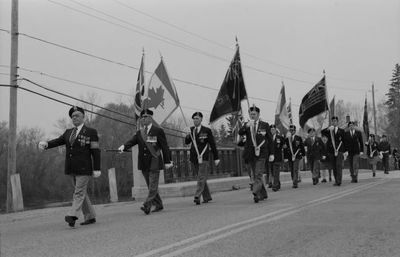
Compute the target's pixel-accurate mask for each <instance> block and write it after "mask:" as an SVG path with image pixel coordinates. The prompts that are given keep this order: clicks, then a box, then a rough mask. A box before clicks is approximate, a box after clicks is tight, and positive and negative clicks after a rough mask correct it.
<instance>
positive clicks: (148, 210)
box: [140, 206, 150, 215]
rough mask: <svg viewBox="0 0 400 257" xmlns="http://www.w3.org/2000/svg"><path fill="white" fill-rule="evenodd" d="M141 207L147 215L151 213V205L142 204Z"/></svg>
mask: <svg viewBox="0 0 400 257" xmlns="http://www.w3.org/2000/svg"><path fill="white" fill-rule="evenodd" d="M140 209H141V210H142V211H143V212H144V213H145V214H146V215H149V214H150V207H146V206H142V207H140Z"/></svg>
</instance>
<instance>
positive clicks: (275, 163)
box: [269, 124, 285, 192]
mask: <svg viewBox="0 0 400 257" xmlns="http://www.w3.org/2000/svg"><path fill="white" fill-rule="evenodd" d="M270 131H271V135H272V144H273V149H274V151H273V154H274V159H273V160H272V161H269V163H270V165H271V166H272V180H273V181H272V191H274V192H276V191H278V190H280V189H281V180H280V172H281V169H282V166H283V161H284V156H283V154H284V148H283V147H284V145H285V139H284V138H283V137H282V136H281V135H279V133H278V130H277V128H276V126H275V124H271V125H270Z"/></svg>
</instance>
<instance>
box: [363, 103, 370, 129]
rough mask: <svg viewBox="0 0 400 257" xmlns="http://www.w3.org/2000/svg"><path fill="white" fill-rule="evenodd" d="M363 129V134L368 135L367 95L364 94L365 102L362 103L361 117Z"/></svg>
mask: <svg viewBox="0 0 400 257" xmlns="http://www.w3.org/2000/svg"><path fill="white" fill-rule="evenodd" d="M363 129H364V133H365V135H366V136H367V137H368V136H369V123H368V110H367V96H365V104H364V118H363Z"/></svg>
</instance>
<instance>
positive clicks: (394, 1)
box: [0, 0, 400, 133]
mask: <svg viewBox="0 0 400 257" xmlns="http://www.w3.org/2000/svg"><path fill="white" fill-rule="evenodd" d="M57 3H60V4H62V5H65V6H69V7H71V8H74V10H71V9H68V8H66V7H65V6H61V5H59V4H57ZM77 3H82V4H84V5H85V6H88V7H90V8H92V9H88V8H86V7H85V6H82V5H78V4H77ZM19 7H20V8H19V11H20V13H19V30H20V32H21V33H25V34H28V35H30V36H35V37H38V38H41V39H44V40H47V41H50V42H54V43H58V44H62V45H65V46H68V47H70V48H74V49H77V50H80V51H83V52H87V53H91V54H94V55H97V56H100V57H104V58H107V59H110V60H113V61H116V62H120V63H124V64H128V65H131V66H135V67H139V65H140V58H141V55H142V48H144V49H145V52H146V57H145V68H146V70H148V71H154V69H155V68H156V66H157V64H158V62H159V61H160V53H161V54H162V55H163V57H164V60H165V63H166V65H167V69H168V71H169V73H170V75H171V76H172V77H173V78H176V79H180V80H185V81H190V82H193V83H195V84H200V85H204V86H206V87H211V88H213V89H214V90H210V89H206V88H204V87H198V86H194V85H190V84H187V83H182V82H177V81H176V82H175V85H176V88H177V92H178V95H179V98H180V100H181V105H182V108H183V110H184V111H185V112H186V113H187V114H191V113H192V112H194V110H201V111H203V113H204V114H205V115H206V119H208V115H209V112H210V111H211V109H212V106H213V104H214V102H215V99H216V96H217V93H218V90H219V88H220V86H221V83H222V80H223V78H224V76H225V73H226V70H227V68H228V65H229V63H230V60H231V59H232V57H233V55H234V49H235V36H237V37H238V40H239V45H240V50H241V56H242V65H243V73H244V79H245V83H246V88H247V92H248V95H249V96H250V97H257V98H262V99H265V100H256V99H252V98H250V104H253V103H255V104H256V105H258V106H259V107H260V108H261V117H262V118H263V119H264V120H267V121H271V120H273V116H274V112H275V108H276V101H277V98H278V94H279V91H280V88H281V83H282V81H283V82H284V84H285V86H286V97H287V100H288V99H289V97H290V98H291V99H292V103H293V104H294V106H293V109H294V113H295V115H294V118H295V121H296V123H297V121H298V104H299V103H300V102H301V98H302V97H303V96H304V94H305V93H306V92H307V91H309V90H310V88H311V87H312V86H313V85H314V84H315V83H317V82H318V81H319V80H320V79H321V78H322V71H323V70H324V69H325V71H326V76H327V86H328V94H329V98H332V97H333V96H334V95H335V96H336V99H343V100H344V101H351V102H353V103H360V104H363V102H364V97H365V94H366V93H367V96H368V99H369V100H368V101H371V93H370V92H368V90H370V89H371V84H372V83H375V88H376V90H377V92H376V98H377V99H378V100H379V99H382V98H383V97H384V94H385V93H386V92H387V90H388V84H389V80H390V78H391V74H392V70H393V68H394V65H395V64H396V63H399V62H400V0H385V1H382V0H339V1H333V0H279V1H278V0H274V1H271V0H259V1H255V0H246V1H243V0H241V1H240V0H230V1H228V0H224V1H221V0H201V1H200V0H198V1H192V0H190V1H189V0H168V1H165V0H164V1H163V0H145V1H144V0H143V1H128V0H92V1H86V0H85V1H79V2H75V1H72V0H63V1H61V0H51V1H44V0H30V1H29V0H20V1H19ZM93 8H94V9H96V10H98V11H101V12H103V14H100V13H98V12H95V11H94V9H93ZM133 8H134V9H133ZM82 12H84V13H82ZM144 13H145V14H147V15H151V16H153V17H156V18H157V19H160V20H162V21H163V22H160V21H159V20H156V19H154V18H151V17H150V16H146V15H144ZM89 15H92V16H89ZM10 16H11V0H0V28H1V29H6V30H9V29H10V20H11V17H10ZM93 16H96V17H99V18H101V19H102V20H100V19H97V18H94V17H93ZM112 17H115V18H117V19H115V18H112ZM110 23H114V24H110ZM115 24H117V25H115ZM168 24H172V25H174V26H176V27H178V28H179V29H177V28H174V27H172V26H170V25H168ZM134 26H136V27H134ZM144 30H147V32H145V31H144ZM183 30H186V31H188V32H191V33H194V34H195V35H197V36H193V35H191V34H189V33H185V32H184V31H183ZM137 31H139V32H137ZM150 33H152V34H150ZM144 34H146V35H150V36H145V35H144ZM154 37H157V38H160V37H163V39H161V40H157V39H155V38H154ZM200 37H201V38H203V39H201V38H200ZM170 39H171V40H175V41H174V42H173V43H167V42H166V41H168V40H170ZM168 42H171V41H168ZM177 44H180V46H177ZM182 45H184V46H182ZM188 49H190V50H188ZM9 52H10V35H9V34H7V33H4V32H0V65H9V63H10V54H9ZM18 62H19V66H21V67H23V68H26V69H32V70H36V71H41V72H44V73H46V74H50V75H54V76H58V77H62V78H65V79H69V80H74V81H78V82H82V83H86V84H90V85H95V86H98V87H103V88H107V89H112V90H116V91H120V92H123V93H126V94H130V93H132V92H133V90H134V88H135V84H136V78H137V73H138V71H137V70H135V69H130V68H127V67H123V66H120V65H116V64H112V63H109V62H105V61H100V60H96V59H94V58H90V57H88V56H83V55H80V54H77V53H73V52H70V51H67V50H65V49H61V48H58V47H54V46H52V45H49V44H45V43H43V42H39V41H37V40H33V39H30V38H28V37H26V36H22V35H21V36H20V38H19V61H18ZM3 73H9V68H4V67H0V83H9V77H7V76H6V75H3ZM19 75H20V76H21V77H24V78H28V79H30V80H32V81H35V82H38V83H41V84H43V85H45V86H47V87H50V88H52V89H55V90H59V91H62V92H64V93H67V94H69V95H72V96H76V97H80V96H82V95H86V94H87V93H88V92H94V91H95V92H97V94H98V95H99V102H98V103H99V104H100V105H105V104H106V103H109V102H121V101H122V102H125V103H128V102H129V100H128V98H127V97H125V96H121V95H117V94H113V93H107V92H103V91H99V90H94V89H91V88H87V87H83V86H78V85H75V84H71V83H67V82H62V81H59V80H55V79H52V78H49V77H46V76H43V75H39V74H36V73H31V72H27V71H22V70H20V73H19ZM149 78H150V74H146V80H147V81H148V80H149ZM20 85H21V86H25V87H28V88H30V89H32V90H37V91H39V92H45V91H43V90H40V89H38V88H37V87H35V86H34V85H31V84H28V83H27V82H22V83H21V84H20ZM45 93H46V94H48V93H47V92H45ZM51 95H52V96H55V95H54V94H51ZM57 97H58V98H60V99H62V100H66V99H65V98H61V97H59V96H57ZM8 99H9V89H5V88H0V120H5V121H8V112H9V103H8ZM68 102H71V103H75V101H73V100H68ZM67 111H68V107H66V106H64V105H62V104H59V103H55V102H52V101H50V100H47V99H43V98H41V97H39V96H35V95H32V94H30V93H27V92H24V91H19V94H18V127H19V128H22V127H40V128H43V129H44V130H45V131H46V132H48V133H50V132H52V131H54V130H56V129H55V127H54V124H55V121H56V120H57V119H59V118H63V117H67ZM179 115H180V114H179V112H178V113H177V114H176V115H175V116H176V117H178V116H179Z"/></svg>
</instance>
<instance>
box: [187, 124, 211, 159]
mask: <svg viewBox="0 0 400 257" xmlns="http://www.w3.org/2000/svg"><path fill="white" fill-rule="evenodd" d="M195 131H196V128H194V129H193V134H192V133H190V135H191V137H192V143H193V147H194V149H195V150H196V154H197V161H198V163H199V164H202V163H203V155H204V153H205V152H206V150H207V148H208V144H207V145H206V146H205V147H204V149H203V151H202V152H201V153H199V148H198V146H197V142H196V134H195ZM205 138H207V134H205V133H201V134H200V135H199V139H200V141H201V142H202V143H204V139H205Z"/></svg>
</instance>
